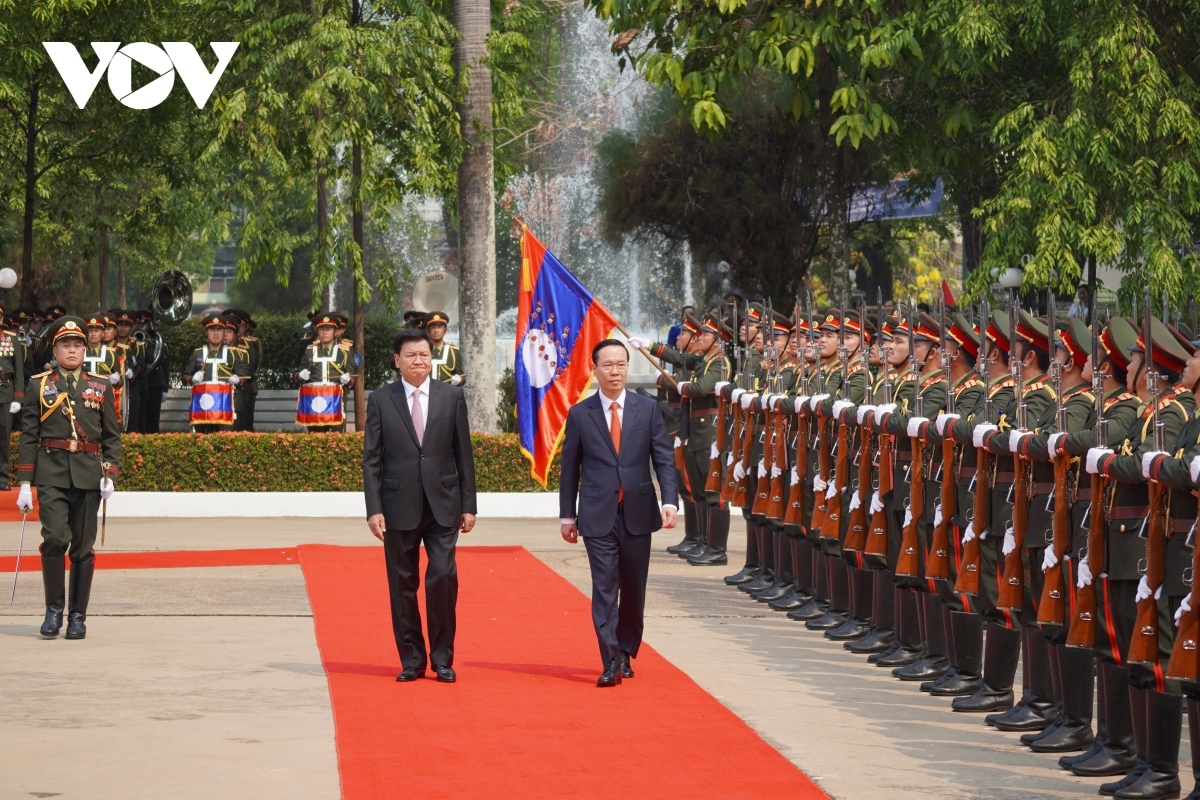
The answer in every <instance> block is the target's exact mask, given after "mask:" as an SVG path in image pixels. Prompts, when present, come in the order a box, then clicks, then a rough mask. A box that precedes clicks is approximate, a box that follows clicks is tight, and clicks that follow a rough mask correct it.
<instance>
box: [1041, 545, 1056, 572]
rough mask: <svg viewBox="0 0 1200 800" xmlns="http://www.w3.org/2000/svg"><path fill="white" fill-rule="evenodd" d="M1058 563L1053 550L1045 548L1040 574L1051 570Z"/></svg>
mask: <svg viewBox="0 0 1200 800" xmlns="http://www.w3.org/2000/svg"><path fill="white" fill-rule="evenodd" d="M1057 563H1058V556H1056V555H1054V548H1053V547H1047V548H1046V553H1045V555H1043V556H1042V572H1045V571H1046V570H1048V569H1050V568H1052V567H1053V566H1054V565H1055V564H1057Z"/></svg>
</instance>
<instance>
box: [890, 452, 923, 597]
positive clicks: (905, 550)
mask: <svg viewBox="0 0 1200 800" xmlns="http://www.w3.org/2000/svg"><path fill="white" fill-rule="evenodd" d="M909 442H911V443H912V458H913V460H912V468H911V469H910V470H909V482H908V483H909V489H910V492H909V501H908V511H909V513H910V515H911V517H912V518H911V519H910V520H909V522H908V524H907V525H905V526H904V529H903V530H902V531H901V532H900V557H899V558H898V559H897V560H896V574H897V575H903V576H904V577H907V578H913V577H917V578H919V577H920V576H921V554H920V549H921V537H920V535H919V534H918V531H917V526H918V525H919V524H920V523H921V515H922V514H924V513H925V440H924V439H920V438H911V439H909Z"/></svg>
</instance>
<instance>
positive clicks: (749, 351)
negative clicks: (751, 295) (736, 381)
mask: <svg viewBox="0 0 1200 800" xmlns="http://www.w3.org/2000/svg"><path fill="white" fill-rule="evenodd" d="M752 341H753V340H752V337H751V336H750V304H749V302H747V303H746V341H745V344H744V345H743V346H744V348H745V354H746V356H745V361H746V369H745V371H744V373H743V380H744V381H745V382H746V383H747V384H748V385H747V386H745V387H743V388H744V389H745V391H748V392H749V391H753V390H754V373H753V371H752V370H751V367H752V366H753V362H754V345H753V344H752ZM738 405H739V406H740V405H741V403H740V402H739V403H738ZM740 452H741V458H740V459H739V462H740V463H741V470H740V472H741V477H735V478H734V487H733V498H732V499H731V500H730V501H729V502H730V503H731V504H733V505H735V506H737V507H738V508H750V507H751V505H752V503H753V500H754V498H752V497H751V496H750V456H751V455H752V454H753V453H754V413H753V412H752V411H750V410H749V409H748V408H744V409H742V435H741V450H740ZM735 466H736V465H735Z"/></svg>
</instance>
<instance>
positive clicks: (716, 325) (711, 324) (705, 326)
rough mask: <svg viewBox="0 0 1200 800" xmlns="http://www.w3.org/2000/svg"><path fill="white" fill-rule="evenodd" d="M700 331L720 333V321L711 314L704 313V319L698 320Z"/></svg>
mask: <svg viewBox="0 0 1200 800" xmlns="http://www.w3.org/2000/svg"><path fill="white" fill-rule="evenodd" d="M700 332H701V333H715V334H717V335H718V336H719V335H720V334H721V323H720V322H718V321H717V320H716V318H714V317H713V316H712V315H711V314H705V315H704V319H702V320H701V321H700Z"/></svg>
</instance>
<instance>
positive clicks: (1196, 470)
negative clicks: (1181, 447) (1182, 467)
mask: <svg viewBox="0 0 1200 800" xmlns="http://www.w3.org/2000/svg"><path fill="white" fill-rule="evenodd" d="M1190 471H1191V473H1192V483H1200V456H1196V457H1195V458H1193V459H1192V468H1191V470H1190Z"/></svg>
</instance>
